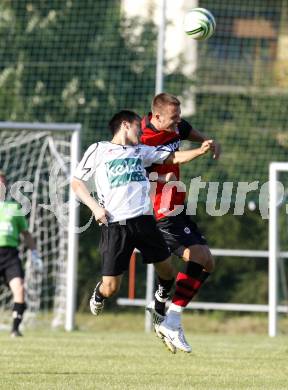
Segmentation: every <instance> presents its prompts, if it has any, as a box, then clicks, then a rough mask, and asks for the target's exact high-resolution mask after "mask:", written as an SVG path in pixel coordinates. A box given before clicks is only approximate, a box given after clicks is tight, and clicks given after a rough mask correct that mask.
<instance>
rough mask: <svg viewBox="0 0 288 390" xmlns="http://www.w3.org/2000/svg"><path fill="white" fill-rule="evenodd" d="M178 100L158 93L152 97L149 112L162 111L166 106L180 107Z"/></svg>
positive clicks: (167, 94) (168, 94)
mask: <svg viewBox="0 0 288 390" xmlns="http://www.w3.org/2000/svg"><path fill="white" fill-rule="evenodd" d="M180 104H181V103H180V100H179V99H178V98H177V97H176V96H174V95H171V94H170V93H165V92H162V93H159V94H158V95H156V96H154V98H153V100H152V105H151V110H152V113H154V112H155V111H160V112H161V111H162V110H163V108H165V107H166V106H180Z"/></svg>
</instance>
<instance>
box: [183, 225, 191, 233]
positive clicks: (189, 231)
mask: <svg viewBox="0 0 288 390" xmlns="http://www.w3.org/2000/svg"><path fill="white" fill-rule="evenodd" d="M184 233H186V234H190V233H191V230H190V229H189V227H188V226H186V227H185V228H184Z"/></svg>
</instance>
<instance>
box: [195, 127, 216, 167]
mask: <svg viewBox="0 0 288 390" xmlns="http://www.w3.org/2000/svg"><path fill="white" fill-rule="evenodd" d="M187 139H188V140H190V141H195V142H203V141H206V140H208V139H209V137H207V136H206V135H205V134H203V133H201V132H200V131H199V130H197V129H194V128H192V129H191V130H190V133H189V136H188V137H187ZM210 150H211V152H212V153H213V158H214V159H215V160H218V158H219V157H220V154H221V146H220V144H219V143H218V142H216V141H215V140H213V142H212V144H211V148H210Z"/></svg>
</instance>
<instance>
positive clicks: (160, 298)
mask: <svg viewBox="0 0 288 390" xmlns="http://www.w3.org/2000/svg"><path fill="white" fill-rule="evenodd" d="M174 280H175V279H174V278H173V279H170V280H165V279H161V278H160V277H159V276H158V288H157V291H156V293H155V310H156V312H157V313H158V314H160V315H161V316H164V315H165V305H166V301H167V300H168V298H169V293H170V290H171V288H172V286H173V284H174Z"/></svg>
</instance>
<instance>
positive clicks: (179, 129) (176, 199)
mask: <svg viewBox="0 0 288 390" xmlns="http://www.w3.org/2000/svg"><path fill="white" fill-rule="evenodd" d="M141 125H142V126H141V127H142V136H141V141H142V142H143V143H144V144H146V145H151V146H158V145H163V146H164V147H165V148H167V149H168V150H171V151H176V150H178V149H179V146H180V142H181V140H191V141H196V142H203V141H204V140H206V139H208V137H206V136H204V135H203V134H202V133H200V132H199V131H198V130H196V129H194V128H193V127H192V126H191V125H190V124H189V123H188V122H186V121H185V120H183V119H182V118H181V109H180V101H179V100H178V99H177V98H176V97H175V96H173V95H170V94H167V93H161V94H159V95H156V96H155V97H154V99H153V101H152V113H150V114H148V115H147V116H145V117H144V118H143V119H142V122H141ZM211 150H212V152H213V158H215V159H217V158H218V157H219V154H220V147H219V145H218V144H217V142H215V141H213V143H212V145H211ZM152 172H153V174H152ZM150 178H152V180H156V181H157V184H156V190H153V194H152V200H153V208H154V214H155V217H156V220H157V226H158V228H159V229H160V231H161V232H162V234H163V236H164V238H165V241H166V243H167V244H168V246H169V248H170V250H171V251H172V252H173V253H175V254H176V255H177V256H179V257H180V258H182V259H183V260H184V261H185V270H184V271H183V272H179V273H178V275H177V277H176V287H175V294H174V296H173V297H172V303H171V305H170V306H169V309H168V311H167V315H166V316H165V302H166V301H167V299H168V297H169V291H170V289H171V287H172V285H173V283H174V280H173V281H170V283H167V281H163V280H160V279H159V280H158V288H157V291H156V293H155V311H154V315H155V314H156V318H157V315H158V318H157V321H158V322H159V321H160V322H161V320H162V322H161V324H160V325H157V324H155V330H156V332H157V334H158V335H160V336H161V334H162V335H164V336H165V337H169V335H170V336H171V339H173V338H175V337H176V338H178V339H179V342H180V344H182V345H183V348H180V349H182V350H184V351H186V352H191V347H190V346H189V344H188V343H187V341H186V340H185V338H184V334H183V330H182V327H181V312H182V310H183V308H184V307H185V306H187V304H188V303H189V302H190V301H191V299H192V298H193V297H194V296H195V294H196V293H197V292H198V291H199V289H200V288H201V286H202V284H203V283H204V281H205V280H206V279H207V277H208V276H209V275H210V273H211V272H212V270H213V268H214V260H213V258H212V255H211V252H210V250H209V247H208V245H207V241H206V239H205V237H204V236H203V235H202V234H201V232H200V231H199V230H198V228H197V225H196V224H195V223H194V222H193V221H192V220H191V219H190V218H189V216H188V215H186V212H185V195H186V194H185V191H184V190H183V186H182V187H181V185H180V184H179V183H177V181H179V180H180V169H179V164H171V165H165V166H164V165H162V166H161V165H157V164H154V165H153V166H152V167H151V168H150ZM171 181H172V183H171ZM168 182H170V184H169V185H168V186H167V185H166V184H167V183H168ZM171 184H172V186H171ZM167 187H168V188H167ZM171 187H172V189H171ZM150 309H151V308H150ZM179 329H181V332H180V335H179ZM181 333H182V334H181ZM178 345H179V343H178Z"/></svg>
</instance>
